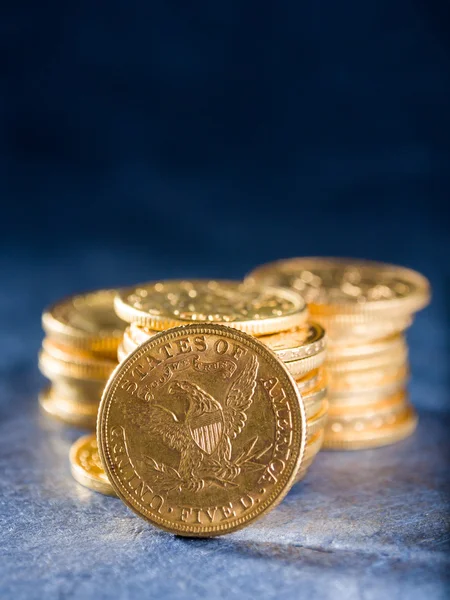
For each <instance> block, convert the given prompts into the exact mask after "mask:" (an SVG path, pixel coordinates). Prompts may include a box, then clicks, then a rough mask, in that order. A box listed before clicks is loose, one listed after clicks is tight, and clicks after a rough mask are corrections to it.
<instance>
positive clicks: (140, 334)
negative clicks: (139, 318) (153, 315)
mask: <svg viewBox="0 0 450 600" xmlns="http://www.w3.org/2000/svg"><path fill="white" fill-rule="evenodd" d="M125 332H126V333H127V335H128V338H129V340H130V342H133V343H134V344H135V345H136V346H140V345H141V344H143V343H144V342H146V341H147V340H148V339H150V338H151V337H152V336H154V335H156V334H157V333H159V332H158V331H157V330H156V329H150V328H149V327H146V326H145V325H141V324H139V323H130V324H129V325H128V327H127V328H126V329H125ZM124 335H125V334H124Z"/></svg>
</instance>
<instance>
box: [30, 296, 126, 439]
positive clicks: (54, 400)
mask: <svg viewBox="0 0 450 600" xmlns="http://www.w3.org/2000/svg"><path fill="white" fill-rule="evenodd" d="M115 293H116V290H99V291H95V292H90V293H87V294H80V295H77V296H72V297H70V298H67V299H64V300H61V301H60V302H57V303H56V304H54V305H52V306H50V307H49V308H48V309H47V310H45V312H44V313H43V315H42V324H43V328H44V331H45V333H46V337H45V338H44V340H43V342H42V349H41V352H40V354H39V368H40V370H41V372H42V373H43V374H44V375H45V376H46V377H47V378H48V379H50V381H51V384H50V385H49V386H48V387H47V388H45V389H44V390H43V391H42V392H41V394H40V396H39V402H40V404H41V407H42V409H43V410H44V412H45V413H46V414H48V415H50V416H52V417H55V418H57V419H59V420H62V421H64V422H65V423H67V424H70V425H74V426H78V427H86V428H91V429H93V428H95V422H96V418H97V410H98V405H99V402H100V398H101V395H102V392H103V388H104V387H105V384H106V381H107V380H108V378H109V376H110V375H111V373H112V371H113V370H114V368H115V367H116V366H117V348H118V346H119V343H120V340H121V338H122V335H123V329H124V326H123V322H122V321H121V320H120V319H119V318H118V317H117V316H116V314H115V312H114V308H113V302H114V297H115Z"/></svg>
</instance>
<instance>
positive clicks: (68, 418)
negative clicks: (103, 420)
mask: <svg viewBox="0 0 450 600" xmlns="http://www.w3.org/2000/svg"><path fill="white" fill-rule="evenodd" d="M39 404H40V406H41V409H42V410H43V412H44V413H45V414H46V415H48V416H50V417H52V418H54V419H57V420H58V421H63V422H64V423H66V424H67V425H71V426H73V427H81V428H85V429H95V422H96V419H97V411H98V404H92V405H89V404H84V403H77V402H74V401H72V400H68V399H66V398H64V396H61V395H60V394H58V393H57V392H55V390H54V389H53V387H52V386H49V387H47V388H45V389H44V390H43V391H42V392H41V393H40V394H39Z"/></svg>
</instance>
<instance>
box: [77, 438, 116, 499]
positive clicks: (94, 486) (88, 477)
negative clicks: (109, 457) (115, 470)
mask: <svg viewBox="0 0 450 600" xmlns="http://www.w3.org/2000/svg"><path fill="white" fill-rule="evenodd" d="M69 460H70V469H71V471H72V476H73V478H74V479H75V480H76V481H78V483H81V485H84V486H85V487H87V488H89V489H90V490H94V491H95V492H100V493H101V494H107V495H108V496H115V493H114V490H113V488H112V486H111V484H110V483H109V481H108V478H107V476H106V473H105V471H104V470H103V466H102V463H101V461H100V457H99V455H98V449H97V438H96V436H95V433H92V434H90V435H85V436H83V437H82V438H80V439H79V440H77V441H76V442H75V443H74V444H73V445H72V447H71V449H70V454H69Z"/></svg>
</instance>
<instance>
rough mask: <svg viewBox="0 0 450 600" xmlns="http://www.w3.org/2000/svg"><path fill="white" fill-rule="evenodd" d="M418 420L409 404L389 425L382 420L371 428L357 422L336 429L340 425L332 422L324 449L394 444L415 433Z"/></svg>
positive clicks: (352, 448)
mask: <svg viewBox="0 0 450 600" xmlns="http://www.w3.org/2000/svg"><path fill="white" fill-rule="evenodd" d="M417 420H418V419H417V415H416V413H415V411H414V409H413V407H412V406H411V405H408V404H407V405H406V406H405V408H404V410H403V411H402V412H400V413H399V414H397V415H393V416H391V417H390V419H389V423H386V421H385V420H384V419H381V421H380V420H376V421H375V420H374V421H373V422H372V423H371V424H370V426H367V424H366V426H364V424H363V425H362V426H361V422H360V421H358V420H355V421H354V422H353V423H352V426H351V427H346V428H344V427H342V428H340V427H339V426H338V427H336V425H340V424H337V423H336V422H334V421H333V420H330V421H329V423H328V425H327V427H326V431H325V439H324V443H323V447H324V448H327V449H329V450H363V449H366V448H377V447H381V446H387V445H389V444H394V443H395V442H399V441H401V440H403V439H405V438H406V437H408V436H410V435H411V434H412V433H413V432H414V430H415V429H416V427H417ZM333 427H334V429H333Z"/></svg>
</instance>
